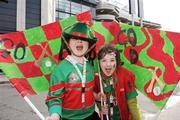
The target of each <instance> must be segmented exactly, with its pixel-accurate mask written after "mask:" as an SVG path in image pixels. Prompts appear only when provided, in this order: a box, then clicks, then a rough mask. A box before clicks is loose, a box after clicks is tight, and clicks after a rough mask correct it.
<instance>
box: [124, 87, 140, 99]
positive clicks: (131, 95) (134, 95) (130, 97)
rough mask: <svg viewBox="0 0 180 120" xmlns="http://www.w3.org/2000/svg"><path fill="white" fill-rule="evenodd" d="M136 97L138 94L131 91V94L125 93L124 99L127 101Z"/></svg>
mask: <svg viewBox="0 0 180 120" xmlns="http://www.w3.org/2000/svg"><path fill="white" fill-rule="evenodd" d="M137 95H138V93H137V91H136V90H135V89H134V90H131V92H128V93H126V98H127V99H128V100H129V99H132V98H135V97H136V96H137Z"/></svg>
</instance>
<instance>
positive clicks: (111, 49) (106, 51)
mask: <svg viewBox="0 0 180 120" xmlns="http://www.w3.org/2000/svg"><path fill="white" fill-rule="evenodd" d="M112 52H114V53H115V55H116V61H117V64H119V63H120V65H123V62H121V59H120V51H118V50H116V49H115V48H114V47H113V46H104V47H103V48H101V49H100V50H99V53H98V60H101V59H102V58H104V56H106V55H107V54H110V53H112Z"/></svg>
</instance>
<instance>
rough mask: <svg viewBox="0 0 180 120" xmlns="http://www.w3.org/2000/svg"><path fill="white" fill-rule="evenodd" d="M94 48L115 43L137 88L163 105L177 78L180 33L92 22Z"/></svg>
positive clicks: (179, 71)
mask: <svg viewBox="0 0 180 120" xmlns="http://www.w3.org/2000/svg"><path fill="white" fill-rule="evenodd" d="M92 28H93V30H94V31H95V35H96V36H97V37H98V42H97V44H96V51H98V50H99V49H100V48H102V47H103V46H105V45H114V46H115V48H116V49H117V50H119V52H120V55H121V56H120V59H121V62H123V63H124V64H123V65H122V67H124V68H126V69H127V70H129V71H130V72H132V73H133V74H134V75H135V76H136V79H135V85H136V88H137V89H138V90H139V91H140V92H142V93H143V94H144V95H145V96H147V97H148V98H150V100H152V102H154V103H155V105H156V106H157V107H159V108H160V109H162V108H163V107H164V105H165V104H166V102H167V100H168V99H169V97H170V96H171V94H172V92H173V90H174V89H175V87H176V85H177V83H178V82H179V80H180V49H179V46H180V33H173V32H165V31H160V30H157V29H147V28H140V27H135V26H130V25H126V24H117V23H115V22H95V23H94V24H93V26H92Z"/></svg>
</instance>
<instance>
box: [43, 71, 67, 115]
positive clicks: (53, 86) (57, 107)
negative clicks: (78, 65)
mask: <svg viewBox="0 0 180 120" xmlns="http://www.w3.org/2000/svg"><path fill="white" fill-rule="evenodd" d="M64 80H65V77H64V75H63V73H62V71H61V70H59V69H56V70H55V71H54V72H53V73H52V75H51V79H50V83H49V93H48V96H47V99H46V104H47V106H48V112H49V114H50V115H51V114H53V113H58V114H59V116H62V101H63V96H64Z"/></svg>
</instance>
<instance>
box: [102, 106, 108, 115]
mask: <svg viewBox="0 0 180 120" xmlns="http://www.w3.org/2000/svg"><path fill="white" fill-rule="evenodd" d="M101 111H102V114H104V115H108V105H107V104H105V105H103V106H102V108H101Z"/></svg>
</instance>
